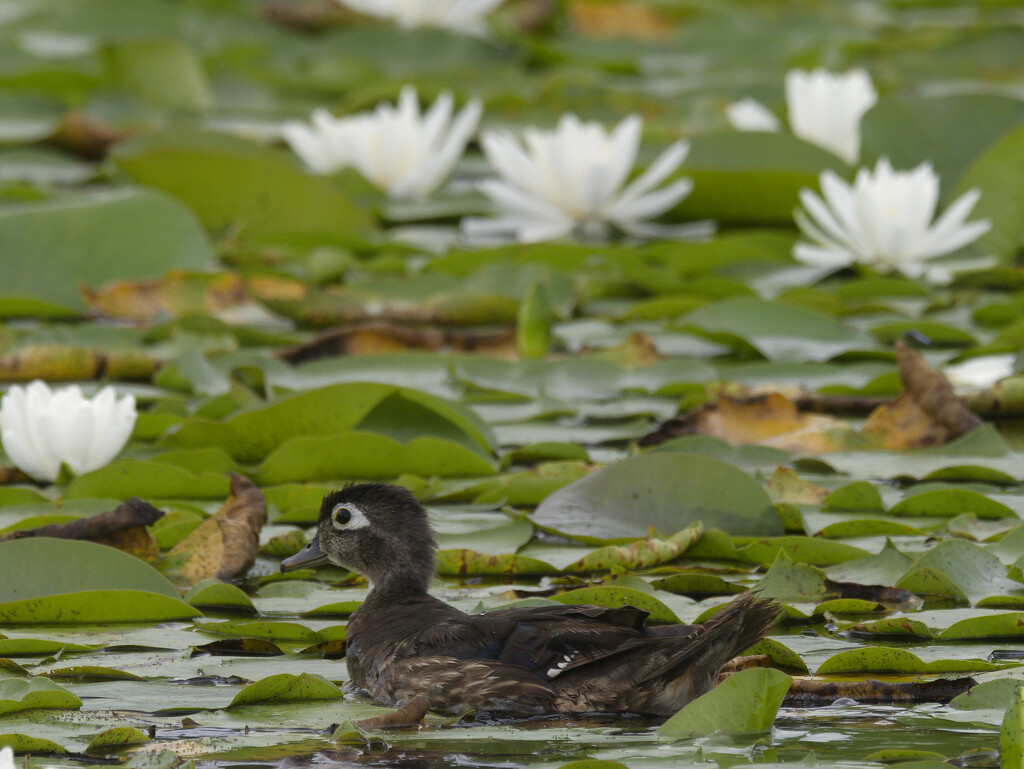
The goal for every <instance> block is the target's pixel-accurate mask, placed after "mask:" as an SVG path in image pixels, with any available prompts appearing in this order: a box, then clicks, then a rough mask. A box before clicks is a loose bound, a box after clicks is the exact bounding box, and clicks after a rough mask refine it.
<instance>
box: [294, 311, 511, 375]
mask: <svg viewBox="0 0 1024 769" xmlns="http://www.w3.org/2000/svg"><path fill="white" fill-rule="evenodd" d="M408 350H429V351H438V350H457V351H459V352H476V353H483V354H486V355H490V356H495V357H500V358H506V359H510V358H512V357H514V356H515V329H512V328H509V329H503V330H501V331H497V332H478V331H463V330H459V329H449V328H444V327H440V326H403V325H400V324H398V323H392V322H390V321H385V320H381V321H367V322H363V323H351V324H347V325H345V326H341V327H339V328H336V329H333V330H331V331H327V332H325V333H323V334H319V335H317V336H316V337H315V338H313V339H311V340H310V341H308V342H304V343H303V344H300V345H296V346H294V347H289V348H287V349H285V350H281V351H279V352H278V353H277V355H278V356H279V357H280V358H283V359H284V360H286V361H288V362H289V363H292V364H297V363H303V362H305V361H309V360H315V359H317V358H323V357H334V356H336V355H378V354H381V353H390V352H405V351H408Z"/></svg>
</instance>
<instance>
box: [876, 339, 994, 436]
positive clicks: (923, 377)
mask: <svg viewBox="0 0 1024 769" xmlns="http://www.w3.org/2000/svg"><path fill="white" fill-rule="evenodd" d="M894 347H895V349H896V361H897V364H898V365H899V374H900V381H901V382H903V392H902V393H901V394H900V395H899V397H898V398H896V400H894V401H892V402H891V403H888V404H885V405H882V406H879V407H878V408H877V409H875V410H874V411H873V412H872V413H871V414H870V415H869V416H868V418H867V420H866V421H865V423H864V428H863V433H864V435H865V436H867V437H869V438H870V439H872V440H873V441H875V442H877V443H879V444H880V445H881V446H882V447H883V448H886V449H892V450H897V449H914V448H924V447H927V446H942V445H944V444H946V443H948V442H949V441H951V440H953V439H954V438H958V437H960V436H961V435H963V434H965V433H968V432H970V431H971V430H973V429H974V428H976V427H978V426H980V425H981V424H982V419H981V417H979V416H978V415H977V414H975V413H974V412H972V411H971V410H970V409H969V408H967V406H966V405H965V404H964V402H963V401H962V400H961V399H960V398H959V397H958V396H957V395H956V393H955V392H953V386H952V385H951V384H950V383H949V380H947V379H946V377H945V376H944V375H943V374H942V372H940V371H936V370H935V369H934V368H932V367H931V366H930V365H928V362H927V361H926V360H925V359H924V357H922V356H921V354H920V353H918V352H917V351H915V350H913V349H911V348H910V347H909V346H907V345H906V344H904V343H903V342H902V341H899V340H897V341H896V343H895V345H894Z"/></svg>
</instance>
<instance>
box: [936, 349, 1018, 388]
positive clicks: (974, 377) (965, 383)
mask: <svg viewBox="0 0 1024 769" xmlns="http://www.w3.org/2000/svg"><path fill="white" fill-rule="evenodd" d="M1016 360H1017V356H1016V355H1014V354H1013V353H1003V354H1000V355H981V356H979V357H977V358H969V359H968V360H965V361H963V362H961V363H954V364H953V365H952V366H946V367H945V368H944V369H943V370H942V373H943V374H945V375H946V379H948V380H949V382H950V384H952V385H953V387H954V388H956V389H957V390H984V389H986V388H988V387H991V386H992V385H994V384H995V383H996V382H998V381H999V380H1000V379H1006V377H1009V376H1013V366H1014V363H1015V362H1016Z"/></svg>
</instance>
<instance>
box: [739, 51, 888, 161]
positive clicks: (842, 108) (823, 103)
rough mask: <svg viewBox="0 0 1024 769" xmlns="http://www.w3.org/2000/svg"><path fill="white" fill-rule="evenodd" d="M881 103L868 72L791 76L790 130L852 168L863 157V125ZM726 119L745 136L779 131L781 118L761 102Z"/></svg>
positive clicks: (744, 104)
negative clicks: (748, 132) (861, 124)
mask: <svg viewBox="0 0 1024 769" xmlns="http://www.w3.org/2000/svg"><path fill="white" fill-rule="evenodd" d="M877 101H878V92H877V91H876V90H875V86H874V85H873V84H872V83H871V76H870V75H868V73H867V72H865V71H864V70H862V69H854V70H851V71H849V72H844V73H841V74H837V73H833V72H829V71H828V70H825V69H820V68H819V69H816V70H814V71H813V72H806V71H805V70H802V69H794V70H790V71H789V72H788V73H786V110H787V113H788V118H789V130H791V131H792V132H793V135H794V136H797V137H799V138H801V139H803V140H804V141H807V142H810V143H811V144H817V145H818V146H819V147H823V148H825V149H827V150H828V151H829V152H834V153H835V154H836V155H838V156H839V157H841V158H842V159H843V160H845V161H846V162H847V163H850V164H851V165H852V164H854V163H856V162H857V159H858V158H859V157H860V120H861V118H862V117H864V113H865V112H867V111H868V110H869V109H871V107H873V106H874V105H875V102H877ZM725 115H726V117H727V118H728V119H729V122H730V123H732V125H733V127H734V128H737V129H739V130H740V131H777V130H779V123H778V120H777V118H776V117H775V115H773V114H772V112H771V111H770V110H769V109H768V108H767V107H765V106H764V105H763V104H761V103H760V102H758V101H757V100H756V99H743V100H741V101H738V102H734V103H733V104H730V105H729V106H728V107H726V111H725Z"/></svg>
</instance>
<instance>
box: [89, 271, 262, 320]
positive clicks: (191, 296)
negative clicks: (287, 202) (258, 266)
mask: <svg viewBox="0 0 1024 769" xmlns="http://www.w3.org/2000/svg"><path fill="white" fill-rule="evenodd" d="M79 291H80V292H81V294H82V298H83V299H84V300H85V304H86V306H87V307H88V308H89V310H90V311H91V312H92V313H93V314H95V315H99V316H102V317H105V318H118V319H123V320H136V321H149V320H152V319H153V318H155V317H156V316H157V315H160V314H164V315H169V316H171V317H173V318H178V317H181V316H182V315H188V314H207V313H211V312H215V311H217V310H223V309H225V308H228V307H236V306H238V305H240V304H243V303H245V302H246V301H248V298H249V297H248V295H247V294H246V291H245V282H244V281H243V280H242V278H241V276H239V275H236V274H234V273H220V274H216V275H198V274H195V273H188V274H186V273H184V272H181V271H173V272H170V273H168V274H167V275H165V276H164V277H163V278H160V279H158V280H116V281H111V282H110V283H107V284H105V285H104V286H102V287H101V288H93V287H91V286H87V285H82V286H79Z"/></svg>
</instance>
